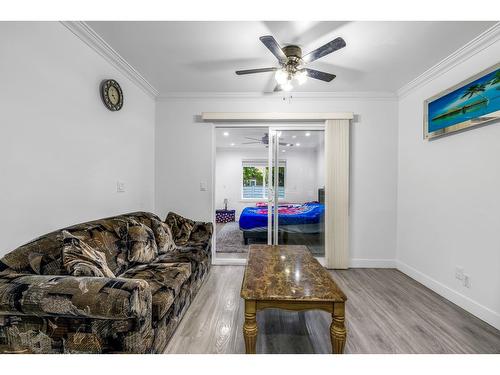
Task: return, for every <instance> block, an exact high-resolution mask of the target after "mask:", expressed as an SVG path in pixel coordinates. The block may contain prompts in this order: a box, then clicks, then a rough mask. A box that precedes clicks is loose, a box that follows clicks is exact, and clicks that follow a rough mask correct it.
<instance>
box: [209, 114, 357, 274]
mask: <svg viewBox="0 0 500 375" xmlns="http://www.w3.org/2000/svg"><path fill="white" fill-rule="evenodd" d="M353 118H354V114H353V113H352V112H329V113H320V112H312V113H307V112H303V113H293V112H288V113H279V112H203V113H202V114H201V119H202V121H203V122H207V123H209V124H211V125H212V127H211V132H212V194H211V198H212V199H211V205H210V206H211V217H212V222H213V223H214V226H215V209H216V207H215V186H216V174H215V163H216V146H217V145H216V142H215V129H216V128H221V127H226V128H227V127H232V128H238V127H239V128H243V127H267V128H269V130H270V129H271V127H272V128H278V127H279V128H282V129H286V128H290V129H288V130H301V129H300V128H301V127H302V128H307V129H308V130H313V129H312V128H314V127H321V128H322V129H324V130H325V132H326V131H327V130H328V125H329V124H331V123H332V120H348V121H347V125H348V127H350V123H351V120H352V119H353ZM306 124H310V125H306ZM337 133H338V134H343V135H341V136H343V137H344V138H345V137H347V139H341V140H339V141H341V143H342V144H343V146H344V155H342V162H343V165H341V166H340V168H341V169H343V172H344V173H342V174H340V175H342V176H344V177H343V178H344V179H346V180H347V181H342V183H343V185H345V186H347V189H340V190H339V191H338V192H337V193H338V194H335V196H334V197H333V199H330V202H333V201H335V200H340V201H341V202H340V203H342V204H339V205H337V204H335V203H334V204H333V205H332V206H333V207H337V206H339V207H342V208H343V211H338V212H335V217H336V218H337V219H338V218H341V220H342V221H343V225H341V226H340V227H341V228H342V232H343V233H341V236H342V237H343V238H342V239H341V241H340V242H339V243H340V244H341V246H342V247H343V249H340V250H342V252H343V254H342V257H343V258H345V257H346V256H347V254H348V237H349V230H348V222H349V215H348V209H347V207H348V196H349V192H348V190H349V189H348V185H349V179H350V177H349V158H348V154H349V129H347V130H346V131H344V132H337ZM325 141H326V140H325ZM346 148H347V155H346V154H345V149H346ZM333 151H334V150H333ZM325 156H326V154H325ZM335 164H336V166H335V167H336V168H339V165H338V163H335ZM329 166H330V162H329V160H328V159H325V169H326V171H325V175H326V174H327V171H328V168H329ZM325 185H326V181H325ZM325 188H326V190H328V188H327V186H325ZM325 195H326V194H325ZM329 204H330V203H328V202H327V207H326V210H327V211H328V208H329V207H328V205H329ZM215 238H216V236H212V264H213V265H245V264H246V260H245V259H217V256H216V241H215ZM329 247H333V246H332V245H329V243H325V258H326V264H327V265H328V264H332V263H331V259H330V260H329V258H333V257H332V255H331V253H332V252H333V249H330V248H329ZM343 263H344V264H342V265H341V266H339V267H336V266H333V267H331V268H347V265H346V263H345V262H343Z"/></svg>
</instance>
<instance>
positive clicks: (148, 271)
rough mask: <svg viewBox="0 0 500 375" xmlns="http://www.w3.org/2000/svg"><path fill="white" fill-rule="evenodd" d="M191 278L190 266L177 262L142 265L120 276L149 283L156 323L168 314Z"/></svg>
mask: <svg viewBox="0 0 500 375" xmlns="http://www.w3.org/2000/svg"><path fill="white" fill-rule="evenodd" d="M190 276H191V266H190V264H189V263H176V262H162V263H151V264H141V265H137V266H135V267H132V268H131V269H129V270H127V271H126V272H124V273H123V274H121V275H120V277H124V278H128V279H142V280H146V281H147V282H148V284H149V286H150V288H151V292H152V295H153V320H154V321H158V320H159V319H161V318H162V317H163V316H164V315H165V314H166V313H167V311H168V310H169V309H170V307H171V306H172V304H173V303H175V298H176V297H177V296H178V295H179V293H180V291H181V288H182V287H183V285H184V284H185V283H186V282H187V281H188V280H189V277H190Z"/></svg>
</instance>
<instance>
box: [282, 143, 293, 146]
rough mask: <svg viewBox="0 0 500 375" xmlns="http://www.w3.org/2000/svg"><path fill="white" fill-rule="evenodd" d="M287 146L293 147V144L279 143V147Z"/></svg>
mask: <svg viewBox="0 0 500 375" xmlns="http://www.w3.org/2000/svg"><path fill="white" fill-rule="evenodd" d="M288 145H290V147H291V146H293V143H286V142H280V146H288Z"/></svg>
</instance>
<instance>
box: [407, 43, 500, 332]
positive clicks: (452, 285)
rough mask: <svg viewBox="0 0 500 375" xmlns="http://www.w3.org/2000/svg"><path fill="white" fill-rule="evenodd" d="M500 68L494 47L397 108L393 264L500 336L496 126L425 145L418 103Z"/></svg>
mask: <svg viewBox="0 0 500 375" xmlns="http://www.w3.org/2000/svg"><path fill="white" fill-rule="evenodd" d="M498 61H500V42H498V41H497V42H496V43H495V44H493V45H491V46H490V47H488V48H487V49H485V50H483V51H481V52H480V53H478V54H476V55H474V56H473V57H471V58H470V59H468V60H466V61H464V62H462V63H460V64H458V65H457V66H455V67H453V68H452V69H451V70H449V71H447V72H446V73H444V74H442V75H440V76H438V77H437V78H435V79H433V80H432V81H431V82H429V83H427V84H426V85H425V86H422V87H420V88H418V89H416V90H415V91H413V92H411V93H410V94H409V95H407V96H405V97H403V98H402V99H401V100H400V102H399V183H398V185H399V186H398V231H397V233H398V246H397V249H398V251H397V258H398V261H399V265H398V267H399V268H400V269H401V270H402V271H404V272H406V273H408V274H409V275H410V276H412V277H414V278H415V279H417V280H418V281H420V282H422V283H424V284H425V285H427V286H429V287H430V288H431V289H434V290H435V291H437V292H438V293H440V294H441V295H443V296H445V297H446V298H448V299H449V300H451V301H452V302H455V303H456V304H458V305H460V306H462V307H464V308H465V309H466V310H468V311H470V312H472V313H473V314H475V315H477V316H479V317H481V318H482V319H484V320H486V321H487V322H489V323H490V324H492V325H494V326H496V327H497V328H500V166H499V161H500V123H498V122H497V123H494V124H491V125H489V126H484V127H482V128H479V129H472V130H469V131H465V132H463V133H459V134H453V135H450V136H447V137H443V138H439V139H435V140H433V141H430V142H428V141H424V140H423V139H422V121H423V101H424V100H425V99H427V98H429V97H431V96H433V95H435V94H437V93H439V92H441V91H442V90H445V89H447V88H449V87H451V86H453V85H455V84H457V83H459V82H460V81H462V80H464V79H466V78H468V77H470V76H472V75H474V74H476V73H478V72H480V71H481V70H483V69H486V68H488V67H489V66H491V65H493V64H495V63H497V62H498ZM456 266H462V267H464V268H465V273H466V274H468V275H469V276H470V279H471V287H470V289H468V288H465V287H464V286H462V285H461V283H460V281H459V280H457V279H455V267H456Z"/></svg>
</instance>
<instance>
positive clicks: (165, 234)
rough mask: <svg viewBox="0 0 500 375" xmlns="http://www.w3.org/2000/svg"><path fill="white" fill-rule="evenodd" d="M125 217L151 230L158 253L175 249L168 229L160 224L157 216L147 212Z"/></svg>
mask: <svg viewBox="0 0 500 375" xmlns="http://www.w3.org/2000/svg"><path fill="white" fill-rule="evenodd" d="M125 216H126V217H127V218H131V219H133V220H135V221H138V222H140V223H141V224H144V225H145V226H147V227H149V228H151V230H152V231H153V234H154V236H155V240H156V245H157V246H158V252H159V253H166V252H168V251H171V250H173V249H174V248H175V242H174V241H173V237H172V232H171V230H170V227H169V226H168V225H166V224H165V223H164V222H162V221H161V220H160V218H159V217H158V216H156V215H154V214H152V213H149V212H133V213H130V214H127V215H125Z"/></svg>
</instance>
